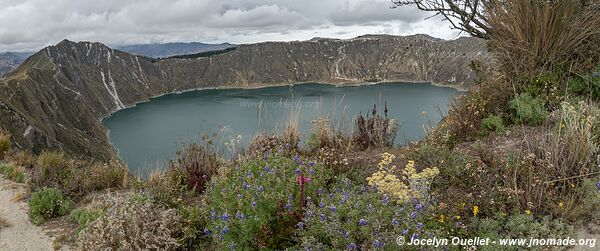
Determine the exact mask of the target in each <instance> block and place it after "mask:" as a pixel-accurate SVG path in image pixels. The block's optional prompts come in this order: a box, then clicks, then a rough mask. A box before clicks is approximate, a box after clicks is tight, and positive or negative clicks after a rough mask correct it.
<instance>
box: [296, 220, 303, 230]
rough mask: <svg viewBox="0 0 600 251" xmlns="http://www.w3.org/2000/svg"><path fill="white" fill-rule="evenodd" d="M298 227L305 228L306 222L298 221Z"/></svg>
mask: <svg viewBox="0 0 600 251" xmlns="http://www.w3.org/2000/svg"><path fill="white" fill-rule="evenodd" d="M296 228H297V229H303V228H304V222H302V221H301V222H298V224H296Z"/></svg>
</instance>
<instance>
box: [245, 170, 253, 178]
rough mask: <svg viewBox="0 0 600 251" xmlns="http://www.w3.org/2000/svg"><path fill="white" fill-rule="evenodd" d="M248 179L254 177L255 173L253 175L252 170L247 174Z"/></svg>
mask: <svg viewBox="0 0 600 251" xmlns="http://www.w3.org/2000/svg"><path fill="white" fill-rule="evenodd" d="M246 176H247V177H252V176H254V173H252V170H248V173H247V174H246Z"/></svg>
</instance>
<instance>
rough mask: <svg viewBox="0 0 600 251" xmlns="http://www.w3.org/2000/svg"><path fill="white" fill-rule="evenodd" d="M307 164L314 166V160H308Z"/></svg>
mask: <svg viewBox="0 0 600 251" xmlns="http://www.w3.org/2000/svg"><path fill="white" fill-rule="evenodd" d="M308 166H310V167H313V166H315V162H314V161H312V160H311V161H309V162H308ZM311 170H312V169H311ZM311 174H312V173H311Z"/></svg>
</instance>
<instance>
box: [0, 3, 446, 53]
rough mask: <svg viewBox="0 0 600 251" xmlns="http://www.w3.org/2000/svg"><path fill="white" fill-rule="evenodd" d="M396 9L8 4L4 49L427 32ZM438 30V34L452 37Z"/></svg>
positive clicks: (1, 30)
mask: <svg viewBox="0 0 600 251" xmlns="http://www.w3.org/2000/svg"><path fill="white" fill-rule="evenodd" d="M390 5H391V1H390V0H303V1H300V0H102V1H98V0H53V1H48V0H0V23H1V24H2V25H0V51H5V50H27V49H39V48H41V47H42V46H46V45H48V44H50V43H56V42H58V41H60V40H62V39H64V38H68V39H72V40H90V41H100V42H104V43H108V44H127V43H149V42H172V41H203V42H226V41H227V42H233V43H244V42H258V41H264V40H303V39H310V36H313V35H315V34H317V35H319V36H336V35H340V34H345V35H347V36H351V35H356V34H359V32H378V31H382V30H385V31H389V30H394V32H395V33H404V32H405V31H410V30H403V31H398V30H397V29H396V30H395V29H389V28H387V27H389V26H398V27H409V28H410V29H413V28H411V27H418V28H414V29H420V30H423V29H424V28H423V24H427V23H426V21H423V18H424V17H425V14H424V13H421V12H419V11H416V10H415V9H414V8H403V9H390V8H389V6H390ZM419 24H421V25H419ZM384 27H386V28H385V29H384ZM349 29H351V30H350V31H349ZM435 32H437V33H436V34H431V35H434V36H436V35H437V36H442V37H443V36H445V35H446V33H449V32H447V31H444V30H442V31H441V33H440V30H439V29H436V30H435ZM438 33H439V34H438ZM345 35H344V36H345Z"/></svg>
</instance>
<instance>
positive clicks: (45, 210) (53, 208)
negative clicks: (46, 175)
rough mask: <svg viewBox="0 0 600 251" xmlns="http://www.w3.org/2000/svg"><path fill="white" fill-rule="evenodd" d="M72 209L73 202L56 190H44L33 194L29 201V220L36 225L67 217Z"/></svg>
mask: <svg viewBox="0 0 600 251" xmlns="http://www.w3.org/2000/svg"><path fill="white" fill-rule="evenodd" d="M70 209H71V201H70V200H69V199H68V198H65V197H63V195H62V193H61V192H60V190H58V189H55V188H43V189H41V190H40V191H38V192H35V193H33V194H32V195H31V199H30V200H29V218H30V219H31V222H33V223H34V224H36V225H39V224H42V223H44V222H45V221H46V220H48V219H51V218H54V217H57V216H63V215H66V214H67V213H69V210H70Z"/></svg>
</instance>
